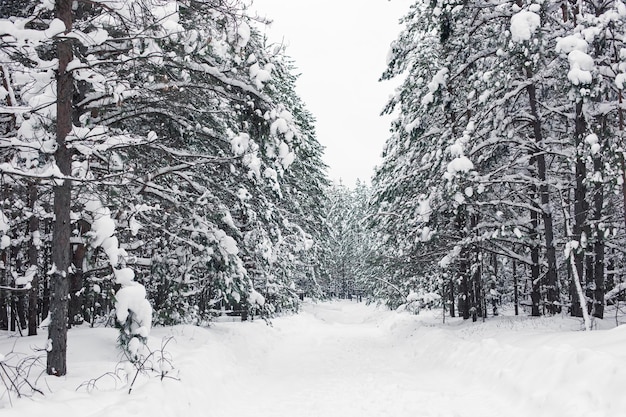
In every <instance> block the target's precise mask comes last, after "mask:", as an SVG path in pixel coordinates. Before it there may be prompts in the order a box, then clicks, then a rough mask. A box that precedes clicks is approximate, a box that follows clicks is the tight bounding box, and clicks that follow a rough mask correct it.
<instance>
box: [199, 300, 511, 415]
mask: <svg viewBox="0 0 626 417" xmlns="http://www.w3.org/2000/svg"><path fill="white" fill-rule="evenodd" d="M385 324H386V323H385V322H384V319H381V316H380V315H375V313H374V311H373V309H372V308H371V307H366V306H364V305H363V304H356V303H349V302H339V303H333V304H318V305H306V306H305V311H304V313H303V314H302V315H300V316H296V317H292V318H289V319H288V320H282V321H280V323H278V324H277V325H276V327H277V328H276V332H277V333H278V334H277V335H276V336H278V337H276V338H275V340H273V343H271V342H272V341H270V343H269V344H268V345H266V349H264V350H263V351H260V352H256V353H252V354H251V352H250V351H248V350H247V349H242V350H241V351H239V352H237V353H236V355H237V360H241V361H244V362H246V361H248V363H246V365H247V367H246V369H248V370H249V372H248V373H247V374H245V375H241V376H240V378H241V379H239V378H237V379H234V380H228V379H226V380H225V381H224V385H223V386H222V387H220V388H218V389H219V390H220V391H221V392H219V394H218V395H216V396H215V398H214V402H213V403H212V410H211V411H212V413H211V414H212V415H215V416H226V415H232V416H276V417H282V416H284V417H287V416H289V417H295V416H298V417H304V416H311V417H313V416H315V417H322V416H328V417H330V416H342V417H348V416H394V417H400V416H420V417H430V416H433V417H434V416H437V417H439V416H441V417H448V416H450V417H452V416H455V417H456V416H468V417H469V416H477V417H479V416H480V417H488V416H510V415H512V414H511V413H512V410H511V404H508V403H504V402H499V401H498V400H497V398H494V396H493V392H492V391H490V390H489V387H486V386H482V387H481V386H479V385H477V384H476V383H475V381H473V380H471V378H464V377H463V375H459V374H453V373H451V372H443V371H441V370H438V369H437V368H436V367H434V368H433V367H432V366H430V365H432V364H428V366H426V365H427V364H424V363H423V362H422V361H421V360H420V358H419V357H418V356H417V355H416V351H415V349H414V348H412V346H414V345H413V343H404V342H406V339H405V340H401V339H400V340H399V338H398V336H397V335H396V334H394V333H393V332H392V330H393V328H389V326H386V325H385ZM241 342H242V343H245V340H241ZM249 349H254V347H250V348H249ZM242 380H246V381H247V382H246V383H245V385H243V386H242V385H241V384H240V382H239V381H242Z"/></svg>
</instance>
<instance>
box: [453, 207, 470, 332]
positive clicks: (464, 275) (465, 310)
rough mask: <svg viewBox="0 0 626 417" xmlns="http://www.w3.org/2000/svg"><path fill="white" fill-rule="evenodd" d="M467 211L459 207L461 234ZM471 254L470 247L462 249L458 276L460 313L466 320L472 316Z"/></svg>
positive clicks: (463, 230) (457, 222) (463, 231)
mask: <svg viewBox="0 0 626 417" xmlns="http://www.w3.org/2000/svg"><path fill="white" fill-rule="evenodd" d="M466 216H467V213H466V209H465V207H464V206H460V207H459V208H458V209H457V213H456V227H457V230H458V232H459V234H464V233H465V229H466V223H467V218H466ZM470 256H471V251H470V250H469V248H463V249H461V253H460V255H459V270H458V277H459V282H460V287H459V314H460V315H461V316H462V317H463V319H464V320H467V319H469V318H470V304H471V300H470V274H471V264H470Z"/></svg>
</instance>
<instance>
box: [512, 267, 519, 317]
mask: <svg viewBox="0 0 626 417" xmlns="http://www.w3.org/2000/svg"><path fill="white" fill-rule="evenodd" d="M517 287H518V282H517V262H516V261H513V302H514V303H515V315H516V316H519V289H518V288H517Z"/></svg>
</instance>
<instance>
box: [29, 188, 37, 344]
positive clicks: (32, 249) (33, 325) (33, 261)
mask: <svg viewBox="0 0 626 417" xmlns="http://www.w3.org/2000/svg"><path fill="white" fill-rule="evenodd" d="M37 198H38V193H37V185H36V184H35V183H34V182H31V183H30V184H29V185H28V207H29V208H30V210H31V213H32V214H31V216H30V219H28V232H29V234H30V242H29V246H28V262H29V264H30V268H34V269H35V274H34V275H33V279H32V280H31V282H30V285H31V289H30V291H29V292H28V335H29V336H35V335H37V325H38V324H39V323H38V320H37V318H38V316H37V307H38V302H39V268H38V264H39V247H38V246H37V243H38V242H37V241H38V240H39V238H38V236H37V234H38V233H39V217H37V214H36V213H35V202H36V201H37Z"/></svg>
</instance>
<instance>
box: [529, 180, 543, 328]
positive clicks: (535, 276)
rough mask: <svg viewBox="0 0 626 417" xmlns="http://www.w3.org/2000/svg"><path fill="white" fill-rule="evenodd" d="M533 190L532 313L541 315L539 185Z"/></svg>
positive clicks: (531, 218) (531, 223) (531, 213)
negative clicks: (537, 201)
mask: <svg viewBox="0 0 626 417" xmlns="http://www.w3.org/2000/svg"><path fill="white" fill-rule="evenodd" d="M532 190H533V193H532V194H533V195H532V197H531V198H532V201H533V210H531V212H530V228H531V231H530V237H531V242H532V247H531V248H530V260H531V262H532V263H531V265H530V280H531V281H530V282H531V288H530V301H531V310H530V315H531V316H534V317H537V316H540V315H541V311H540V310H539V304H540V303H541V283H540V282H539V276H540V272H541V271H540V266H539V250H540V249H539V213H538V212H537V210H538V207H537V204H536V198H537V187H535V186H534V185H533V186H532Z"/></svg>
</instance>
